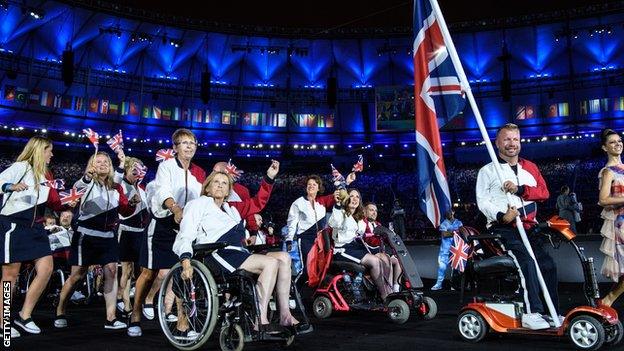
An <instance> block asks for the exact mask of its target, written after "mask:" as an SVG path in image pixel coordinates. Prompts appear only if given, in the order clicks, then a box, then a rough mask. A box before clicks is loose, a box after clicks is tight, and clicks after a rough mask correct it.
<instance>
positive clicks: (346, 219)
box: [328, 189, 390, 299]
mask: <svg viewBox="0 0 624 351" xmlns="http://www.w3.org/2000/svg"><path fill="white" fill-rule="evenodd" d="M348 195H349V196H348V197H347V198H346V199H344V200H343V201H342V202H341V201H339V200H340V199H338V195H336V199H335V201H336V205H334V208H333V210H332V214H331V217H329V220H328V225H329V226H330V227H331V228H332V229H333V231H332V237H333V239H334V259H336V260H339V261H348V262H355V263H358V264H361V265H363V266H365V267H366V268H367V269H368V271H369V272H370V275H371V278H372V279H373V281H374V282H375V285H376V286H377V289H378V290H379V293H380V294H381V298H382V299H385V298H386V296H388V294H389V293H390V287H389V285H388V282H389V281H390V277H389V276H384V275H383V272H390V267H389V266H385V264H384V262H383V261H382V260H381V259H380V258H379V257H377V256H375V255H374V254H372V253H369V252H368V250H367V249H366V247H365V246H364V243H363V242H362V240H361V239H358V238H359V237H362V235H363V234H364V232H365V230H366V224H365V223H364V207H363V206H362V197H361V195H360V192H359V191H358V190H357V189H349V190H348Z"/></svg>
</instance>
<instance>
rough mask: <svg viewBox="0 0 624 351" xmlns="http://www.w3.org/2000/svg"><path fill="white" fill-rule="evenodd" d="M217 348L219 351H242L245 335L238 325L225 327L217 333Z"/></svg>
mask: <svg viewBox="0 0 624 351" xmlns="http://www.w3.org/2000/svg"><path fill="white" fill-rule="evenodd" d="M219 347H220V348H221V351H243V348H245V334H244V333H243V328H241V326H240V325H238V324H230V325H225V326H223V327H222V328H221V331H220V332H219Z"/></svg>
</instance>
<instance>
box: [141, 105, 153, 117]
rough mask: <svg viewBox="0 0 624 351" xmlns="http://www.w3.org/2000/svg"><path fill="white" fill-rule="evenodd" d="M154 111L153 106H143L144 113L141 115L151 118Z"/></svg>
mask: <svg viewBox="0 0 624 351" xmlns="http://www.w3.org/2000/svg"><path fill="white" fill-rule="evenodd" d="M151 112H152V106H149V105H148V106H143V113H141V117H143V118H150V116H151Z"/></svg>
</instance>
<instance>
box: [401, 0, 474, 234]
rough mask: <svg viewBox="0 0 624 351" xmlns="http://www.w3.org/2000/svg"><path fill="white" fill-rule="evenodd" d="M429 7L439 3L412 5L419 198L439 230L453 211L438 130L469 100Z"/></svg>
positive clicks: (420, 0)
mask: <svg viewBox="0 0 624 351" xmlns="http://www.w3.org/2000/svg"><path fill="white" fill-rule="evenodd" d="M431 1H436V0H416V1H414V43H413V51H412V52H413V60H414V105H415V106H414V107H415V109H414V110H415V119H416V143H417V154H416V156H417V167H416V168H417V169H418V171H417V178H418V197H419V203H420V208H421V210H422V211H423V212H424V213H425V214H426V215H427V217H428V218H429V220H430V221H431V223H433V225H434V226H435V227H438V226H439V225H440V222H441V220H442V218H444V215H445V214H446V212H448V210H449V209H450V208H451V196H450V192H449V187H448V182H447V178H446V167H445V165H444V159H443V153H442V141H441V138H440V127H442V126H443V124H446V123H447V122H448V121H449V120H451V119H452V118H453V117H456V116H457V115H459V114H460V113H461V112H462V111H463V109H464V106H465V104H466V100H465V95H464V93H463V91H462V87H461V83H460V80H459V76H458V73H457V69H456V67H454V65H453V62H452V60H451V58H450V56H449V51H448V47H449V46H450V45H452V43H447V42H445V40H444V36H443V33H442V26H441V24H440V18H437V14H436V13H435V12H434V10H433V6H432V3H431ZM440 16H441V14H440ZM439 122H440V123H439Z"/></svg>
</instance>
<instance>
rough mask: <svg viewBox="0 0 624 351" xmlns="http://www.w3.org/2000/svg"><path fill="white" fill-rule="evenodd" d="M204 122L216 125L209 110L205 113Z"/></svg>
mask: <svg viewBox="0 0 624 351" xmlns="http://www.w3.org/2000/svg"><path fill="white" fill-rule="evenodd" d="M204 120H205V121H206V123H214V121H213V120H212V114H211V113H210V110H209V109H206V111H205V112H204Z"/></svg>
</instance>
